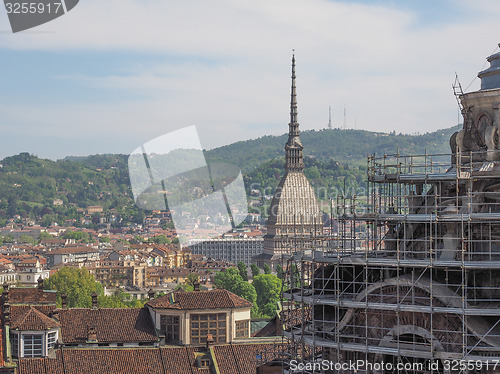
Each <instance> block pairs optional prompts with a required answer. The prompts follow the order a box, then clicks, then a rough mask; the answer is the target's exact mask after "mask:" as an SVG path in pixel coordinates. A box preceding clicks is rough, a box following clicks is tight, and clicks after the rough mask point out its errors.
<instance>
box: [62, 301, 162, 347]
mask: <svg viewBox="0 0 500 374" xmlns="http://www.w3.org/2000/svg"><path fill="white" fill-rule="evenodd" d="M59 321H60V323H61V340H62V341H63V342H64V343H65V344H73V343H85V342H86V341H87V339H88V329H89V328H91V327H94V328H95V329H96V333H97V341H98V342H99V343H114V342H121V343H126V342H156V341H158V338H157V336H156V332H155V327H154V325H153V321H152V319H151V316H150V314H149V312H148V310H147V309H146V308H99V309H87V308H86V309H83V308H72V309H61V310H59Z"/></svg>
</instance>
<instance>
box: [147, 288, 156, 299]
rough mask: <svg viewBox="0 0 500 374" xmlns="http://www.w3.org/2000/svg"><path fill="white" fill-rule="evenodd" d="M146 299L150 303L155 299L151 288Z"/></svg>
mask: <svg viewBox="0 0 500 374" xmlns="http://www.w3.org/2000/svg"><path fill="white" fill-rule="evenodd" d="M148 298H149V301H151V300H153V299H154V298H155V292H154V291H153V289H152V288H150V289H149V291H148Z"/></svg>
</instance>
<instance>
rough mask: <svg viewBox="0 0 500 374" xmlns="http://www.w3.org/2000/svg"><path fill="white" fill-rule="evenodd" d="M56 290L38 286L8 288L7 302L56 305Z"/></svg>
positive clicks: (12, 303)
mask: <svg viewBox="0 0 500 374" xmlns="http://www.w3.org/2000/svg"><path fill="white" fill-rule="evenodd" d="M56 296H57V295H56V292H55V291H53V292H51V291H46V290H42V289H40V288H22V287H20V288H9V303H10V304H11V305H15V304H32V305H40V304H53V305H54V307H55V305H56Z"/></svg>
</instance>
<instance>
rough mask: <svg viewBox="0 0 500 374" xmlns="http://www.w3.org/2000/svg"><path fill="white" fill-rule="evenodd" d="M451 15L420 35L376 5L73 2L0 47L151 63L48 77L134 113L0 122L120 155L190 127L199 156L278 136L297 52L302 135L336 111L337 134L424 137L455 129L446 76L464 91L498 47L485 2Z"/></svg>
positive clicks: (43, 114)
mask: <svg viewBox="0 0 500 374" xmlns="http://www.w3.org/2000/svg"><path fill="white" fill-rule="evenodd" d="M476 4H477V6H476ZM455 6H456V7H458V8H461V9H462V10H463V11H464V12H467V15H466V16H464V18H463V19H461V20H460V21H459V22H458V21H457V22H456V23H448V22H446V21H445V20H443V23H441V24H439V23H432V24H429V25H425V26H420V25H419V19H418V14H417V12H415V11H412V10H403V9H402V8H395V7H392V6H382V5H380V3H379V5H366V4H356V3H346V2H342V3H337V2H334V1H326V0H274V1H271V2H270V1H264V0H254V1H236V0H233V1H231V0H212V1H210V2H208V1H203V0H183V1H165V0H107V1H104V2H103V1H98V0H85V1H81V2H80V3H79V5H78V6H77V7H76V8H74V9H73V10H72V11H71V12H69V13H68V14H67V15H65V16H64V17H61V18H59V19H57V20H55V21H53V22H51V23H48V24H46V25H43V26H41V27H39V28H37V29H36V31H40V32H30V33H19V34H15V35H11V34H8V33H2V34H0V47H1V48H3V49H4V50H9V49H10V50H12V51H11V52H10V53H16V50H40V51H47V50H48V51H52V50H53V51H57V52H59V53H64V51H74V50H77V51H85V52H86V53H89V54H91V53H93V51H96V50H97V51H109V53H113V51H128V52H131V53H136V54H138V55H155V56H159V57H155V59H154V61H155V62H154V63H153V62H151V63H149V64H147V63H144V62H143V63H142V64H137V65H134V66H128V70H127V71H120V72H119V74H118V73H116V74H110V75H108V76H104V77H103V76H102V74H101V72H96V74H95V75H82V74H81V73H76V74H74V75H69V76H61V77H59V78H60V79H65V80H68V81H71V82H73V83H77V84H79V85H82V86H88V87H92V88H93V89H95V90H97V91H99V92H109V95H110V96H112V95H113V94H114V93H115V92H130V93H131V94H134V95H137V97H139V99H137V100H136V101H130V100H127V101H125V100H124V101H118V102H116V101H113V102H112V103H111V102H106V101H104V102H100V103H93V102H74V103H73V104H72V105H69V106H67V107H65V108H62V109H61V108H56V107H55V106H54V107H50V106H48V107H47V106H36V105H35V104H31V105H30V106H28V107H27V106H26V105H25V104H23V103H19V104H18V106H15V107H10V108H5V107H3V108H2V107H0V113H1V114H2V116H3V117H4V118H8V119H9V120H10V122H9V123H12V124H15V125H16V126H17V128H18V129H19V131H26V129H27V128H30V129H31V128H32V129H34V130H35V131H40V130H39V129H40V128H42V127H41V126H39V124H40V123H42V124H43V128H44V129H50V131H51V132H52V133H53V134H55V136H59V137H66V138H67V139H72V138H78V137H82V136H84V137H85V136H90V135H89V134H92V133H93V131H99V132H100V133H101V134H107V136H110V135H109V134H113V133H116V132H117V131H119V132H120V136H121V139H128V142H125V143H124V146H123V149H122V150H121V151H122V152H127V151H129V149H128V148H127V147H129V145H130V144H132V143H133V142H135V141H137V144H140V143H141V142H144V141H147V140H148V139H149V138H151V137H155V136H158V135H160V134H162V133H164V132H168V131H172V130H173V129H175V128H179V127H184V126H188V125H192V124H196V125H198V126H200V127H201V128H202V129H201V131H200V137H201V138H202V141H203V139H205V144H203V145H204V146H207V147H213V146H218V145H221V144H227V143H229V142H231V141H234V140H237V139H243V138H247V137H257V136H261V135H265V134H270V133H272V134H278V133H283V132H285V131H286V130H287V128H286V124H287V122H288V105H289V104H288V103H289V86H290V81H289V76H290V54H291V49H292V48H295V49H296V54H297V75H298V78H297V79H298V95H299V97H298V100H299V121H300V123H301V126H302V128H303V129H311V128H316V129H317V128H322V127H325V126H326V123H327V121H328V106H329V105H332V109H333V116H334V122H335V124H336V125H337V126H341V125H342V124H343V107H344V104H345V105H346V106H347V115H348V126H349V127H353V126H354V122H355V121H356V124H357V127H358V128H363V129H369V130H382V131H392V130H397V131H402V132H408V133H413V132H417V131H418V132H426V131H433V130H435V129H437V128H443V127H449V126H453V125H455V122H456V119H457V116H456V110H457V109H456V101H455V99H454V97H453V92H452V89H451V84H452V83H453V80H454V74H455V71H456V72H458V73H459V75H460V77H461V80H462V85H463V87H464V88H465V87H466V86H468V85H469V82H470V81H471V80H472V79H473V78H474V77H475V76H476V74H477V72H478V71H479V70H480V69H481V67H482V66H483V63H484V61H485V60H484V58H485V57H486V56H487V55H488V54H489V53H490V52H492V51H493V48H494V47H495V44H496V43H497V42H498V40H497V39H495V38H496V37H497V36H496V35H497V34H498V31H497V30H498V26H497V25H498V21H497V20H498V15H499V14H500V4H499V3H498V2H497V1H496V0H481V1H470V0H461V1H457V2H456V3H455ZM49 31H50V32H49ZM172 57H175V58H172ZM477 87H478V82H477V80H476V82H475V84H474V85H473V86H471V89H475V88H477ZM267 124H269V128H266V129H265V130H264V129H263V128H264V127H265V125H267ZM21 129H22V130H21ZM9 131H14V132H15V131H16V130H15V129H11V130H9ZM127 134H130V135H127ZM83 146H84V145H81V146H80V147H83ZM106 151H107V150H105V149H103V150H101V151H100V152H106ZM89 152H95V150H89Z"/></svg>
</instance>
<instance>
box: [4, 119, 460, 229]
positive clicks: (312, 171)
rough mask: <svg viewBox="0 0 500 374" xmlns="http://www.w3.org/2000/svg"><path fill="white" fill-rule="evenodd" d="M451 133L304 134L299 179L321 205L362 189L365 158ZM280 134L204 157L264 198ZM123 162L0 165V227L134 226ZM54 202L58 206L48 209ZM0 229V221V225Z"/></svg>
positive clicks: (443, 147)
mask: <svg viewBox="0 0 500 374" xmlns="http://www.w3.org/2000/svg"><path fill="white" fill-rule="evenodd" d="M458 129H459V126H455V127H453V128H449V129H443V130H438V131H436V132H433V133H427V134H424V135H414V136H412V135H402V134H395V133H392V134H384V133H374V132H369V131H363V130H340V129H333V130H327V129H325V130H321V131H304V132H302V133H301V139H302V142H303V144H304V148H305V164H306V171H305V173H306V175H307V177H308V178H309V180H310V181H311V183H312V184H313V186H314V187H315V188H316V191H317V193H318V197H319V198H321V199H326V198H329V197H331V196H332V195H334V194H336V193H337V192H339V191H340V190H342V189H343V186H344V185H345V186H347V187H348V188H349V189H351V191H355V190H357V189H358V188H363V187H364V186H365V180H366V156H367V155H368V154H374V153H375V154H378V155H382V154H384V153H395V152H396V151H397V149H398V148H399V152H400V154H423V153H425V152H427V153H428V154H433V153H449V145H448V139H449V137H450V136H451V134H453V132H455V131H457V130H458ZM286 139H287V135H286V134H284V135H281V136H264V137H261V138H258V139H254V140H247V141H241V142H237V143H233V144H230V145H227V146H224V147H220V148H216V149H213V150H209V151H206V158H207V161H208V162H210V163H213V162H223V163H232V164H236V165H237V166H239V167H240V168H241V170H242V172H243V174H244V180H245V184H246V188H247V192H248V194H249V195H250V192H251V190H252V189H254V190H259V191H261V195H262V194H265V195H271V194H272V193H273V192H274V188H275V187H276V185H277V184H278V182H279V180H280V178H281V176H282V175H283V172H284V144H285V142H286ZM127 160H128V156H127V155H120V154H117V155H113V154H105V155H93V156H88V157H72V156H69V157H66V158H65V159H62V160H58V161H52V160H45V159H40V158H38V157H36V156H34V155H30V154H28V153H21V154H19V155H16V156H11V157H7V158H5V159H4V160H2V161H0V163H1V167H0V220H1V219H6V218H10V217H12V216H13V215H15V214H19V215H21V216H22V217H32V218H39V217H43V222H42V223H44V224H48V223H50V221H51V220H52V221H56V222H59V223H62V222H63V221H64V220H66V219H79V218H81V217H82V213H81V209H85V208H86V207H87V206H89V205H100V206H102V207H103V208H104V209H110V208H114V209H117V211H118V215H119V219H120V220H121V223H122V224H123V223H127V222H140V221H141V219H142V217H143V216H144V212H142V211H140V210H139V209H137V208H136V207H135V205H134V201H133V199H132V193H131V188H130V182H129V177H128V168H127ZM56 199H60V200H62V201H63V205H62V206H57V205H54V204H53V202H54V200H56ZM0 223H1V222H0Z"/></svg>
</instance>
